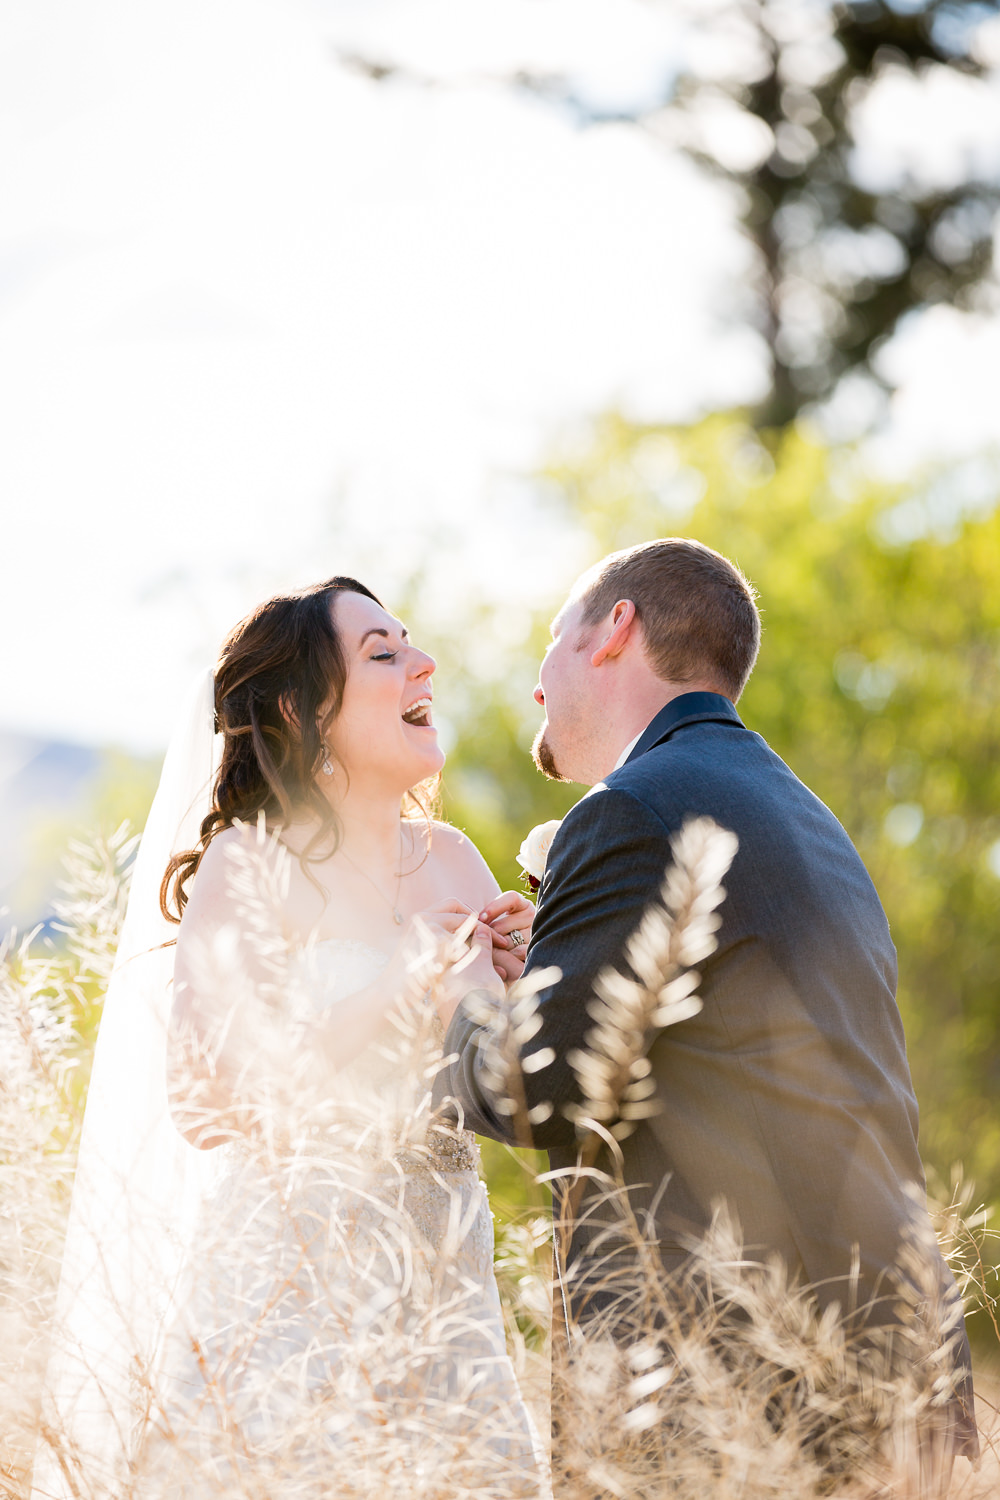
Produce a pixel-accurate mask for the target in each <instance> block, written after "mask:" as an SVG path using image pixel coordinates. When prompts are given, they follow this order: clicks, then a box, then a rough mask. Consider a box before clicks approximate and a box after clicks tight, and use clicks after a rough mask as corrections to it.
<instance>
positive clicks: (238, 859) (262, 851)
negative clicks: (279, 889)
mask: <svg viewBox="0 0 1000 1500" xmlns="http://www.w3.org/2000/svg"><path fill="white" fill-rule="evenodd" d="M287 857H288V851H287V850H286V849H284V847H283V846H282V845H281V844H280V843H279V841H278V840H277V839H276V838H275V836H274V835H273V834H271V833H263V832H261V831H259V830H258V828H257V826H256V825H255V824H249V823H233V824H231V825H230V827H228V828H223V829H222V830H221V832H220V833H217V834H216V835H215V837H214V838H213V839H212V841H211V843H210V844H209V846H208V848H207V849H206V850H205V852H204V854H203V855H202V857H201V859H200V860H199V861H198V868H197V870H196V871H195V875H194V878H193V880H192V882H191V887H190V898H189V900H188V904H187V907H186V909H185V917H186V919H187V925H188V927H189V928H190V926H191V925H192V922H193V921H194V920H195V919H196V918H197V919H198V920H199V921H200V920H202V919H204V918H206V917H207V918H210V917H212V916H218V915H220V914H222V913H224V912H227V911H228V909H229V907H230V906H231V904H232V899H233V894H234V891H235V889H236V887H237V886H238V885H239V883H240V878H241V876H242V877H243V878H244V879H245V878H246V877H247V876H249V877H250V880H251V883H255V882H254V877H255V875H256V876H257V877H259V878H263V877H265V876H266V875H268V874H273V873H274V872H275V871H276V869H277V866H278V865H279V863H280V862H281V861H282V860H284V859H287Z"/></svg>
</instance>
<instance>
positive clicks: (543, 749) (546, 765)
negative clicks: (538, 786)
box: [531, 724, 566, 781]
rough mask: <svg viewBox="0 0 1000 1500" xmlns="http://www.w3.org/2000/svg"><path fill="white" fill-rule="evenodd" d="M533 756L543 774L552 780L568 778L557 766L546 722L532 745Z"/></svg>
mask: <svg viewBox="0 0 1000 1500" xmlns="http://www.w3.org/2000/svg"><path fill="white" fill-rule="evenodd" d="M531 758H532V760H533V761H534V762H535V765H536V766H537V767H538V769H539V770H540V771H541V773H542V775H543V776H547V777H548V778H549V780H550V781H565V780H566V777H565V776H564V775H563V774H562V772H561V771H560V770H559V768H558V767H557V765H556V762H555V757H554V756H553V754H552V747H551V745H550V744H549V742H548V740H547V739H546V738H545V725H544V724H543V725H542V727H541V729H540V730H539V731H538V733H537V734H536V735H535V743H534V744H533V745H532V747H531Z"/></svg>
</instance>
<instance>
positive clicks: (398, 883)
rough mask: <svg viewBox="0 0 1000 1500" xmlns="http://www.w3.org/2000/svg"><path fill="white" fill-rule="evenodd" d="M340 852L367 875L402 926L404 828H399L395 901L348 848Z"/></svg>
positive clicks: (369, 882) (349, 862)
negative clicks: (376, 882)
mask: <svg viewBox="0 0 1000 1500" xmlns="http://www.w3.org/2000/svg"><path fill="white" fill-rule="evenodd" d="M340 852H341V854H342V855H343V856H344V858H345V859H346V860H347V863H348V864H349V865H354V868H355V869H356V870H357V872H358V874H359V875H363V876H364V877H365V879H366V880H367V882H368V884H369V885H370V886H371V888H372V890H374V891H377V892H378V894H379V895H380V896H381V897H382V900H383V901H384V902H385V904H386V906H388V908H389V910H390V911H391V912H392V920H393V921H394V922H395V924H396V926H397V927H402V925H403V914H402V912H401V911H400V909H399V888H400V886H401V885H402V883H403V830H402V828H401V829H400V830H399V870H398V872H397V874H396V899H395V900H394V901H390V900H389V897H388V896H387V895H386V893H385V891H384V890H383V889H382V887H381V886H380V885H376V884H375V882H374V880H373V879H372V878H371V876H370V875H369V874H368V871H367V870H362V868H361V866H360V865H359V864H356V863H355V861H354V860H353V859H352V858H351V856H350V855H349V854H348V852H347V850H346V849H341V851H340Z"/></svg>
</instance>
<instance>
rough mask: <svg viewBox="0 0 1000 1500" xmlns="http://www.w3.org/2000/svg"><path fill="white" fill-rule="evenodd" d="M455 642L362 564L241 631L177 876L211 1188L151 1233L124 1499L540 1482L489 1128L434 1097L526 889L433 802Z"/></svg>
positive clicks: (509, 943)
mask: <svg viewBox="0 0 1000 1500" xmlns="http://www.w3.org/2000/svg"><path fill="white" fill-rule="evenodd" d="M434 666H435V663H434V661H433V659H432V658H431V657H430V656H428V655H427V654H426V653H425V652H423V651H421V650H419V649H418V648H417V647H416V646H415V645H413V644H412V643H411V642H410V640H409V637H408V635H407V632H406V630H405V629H404V627H403V626H402V625H401V623H400V622H399V621H398V620H396V619H395V618H394V617H393V616H392V615H391V614H389V613H388V612H387V611H386V610H385V609H384V608H383V606H382V605H381V604H380V603H379V601H378V600H377V599H376V598H375V596H374V595H373V594H371V593H370V592H369V591H368V590H367V589H366V588H365V587H364V586H363V585H362V584H360V583H358V582H357V581H356V580H353V579H349V578H333V579H330V580H328V581H327V582H325V583H323V584H320V585H318V586H316V587H314V588H310V589H306V590H303V591H302V592H301V593H297V594H292V595H285V596H280V597H278V598H274V599H271V600H269V601H268V602H267V603H265V604H263V605H261V606H259V607H258V608H257V609H256V610H255V611H254V612H253V613H252V614H251V615H250V616H249V617H248V618H247V619H246V620H244V621H243V622H242V623H241V624H240V625H238V626H237V627H236V629H235V630H234V631H233V632H232V633H231V635H230V636H229V638H228V640H227V641H226V643H225V645H224V647H223V650H222V654H221V657H220V661H219V664H218V666H217V669H216V672H215V675H214V711H215V728H216V730H217V732H218V733H217V736H216V739H217V740H218V738H219V736H221V740H222V746H221V761H220V763H219V766H218V771H217V774H216V776H215V779H214V784H213V788H212V794H211V805H210V807H209V808H208V811H207V813H206V814H205V816H204V817H202V818H201V821H200V828H199V831H198V837H197V839H196V840H192V841H191V842H192V843H193V847H183V846H181V847H178V845H177V842H176V839H175V840H174V841H173V843H172V847H173V850H174V852H173V854H172V857H171V858H170V860H169V863H168V864H167V868H166V873H165V874H164V875H163V878H162V885H161V890H160V905H161V909H162V912H163V915H164V916H165V917H167V918H169V919H170V920H172V921H174V922H176V921H178V920H179V927H175V929H174V931H175V933H176V950H175V958H174V963H173V989H172V1002H171V1004H170V1007H169V1022H168V1026H167V1029H166V1035H165V1038H164V1039H163V1040H164V1047H163V1050H164V1051H165V1053H166V1058H165V1064H166V1066H165V1070H164V1071H165V1073H166V1086H165V1095H166V1097H167V1098H168V1099H169V1113H170V1116H171V1117H172V1120H173V1126H172V1127H171V1129H172V1131H173V1139H174V1142H175V1144H176V1143H179V1149H180V1152H181V1156H182V1157H183V1158H184V1160H185V1162H186V1165H187V1168H188V1171H187V1177H188V1179H190V1178H191V1177H192V1175H193V1177H194V1178H196V1179H197V1184H198V1185H197V1192H196V1193H195V1195H194V1197H193V1198H192V1194H191V1192H190V1191H188V1190H185V1192H184V1194H183V1195H182V1194H180V1193H178V1195H177V1196H176V1198H175V1199H174V1202H175V1205H176V1215H175V1216H174V1218H173V1220H172V1222H170V1223H168V1224H166V1227H165V1228H164V1230H163V1232H162V1233H161V1234H159V1235H149V1234H147V1238H151V1239H155V1240H156V1241H157V1245H156V1255H155V1257H147V1267H146V1270H145V1280H146V1288H147V1293H148V1295H147V1296H146V1297H145V1298H143V1297H142V1295H141V1294H140V1297H139V1298H138V1299H136V1298H135V1297H133V1303H132V1305H133V1306H135V1307H136V1308H137V1311H142V1309H139V1308H138V1303H139V1302H143V1301H145V1302H146V1303H149V1304H153V1303H155V1304H156V1316H155V1322H156V1336H155V1337H154V1338H153V1339H148V1338H147V1341H146V1345H147V1347H146V1350H145V1352H144V1353H142V1354H133V1355H132V1358H131V1364H130V1374H129V1389H130V1397H131V1406H132V1410H131V1413H130V1418H129V1421H130V1425H131V1431H130V1432H129V1433H128V1434H127V1436H126V1437H124V1438H123V1439H122V1442H121V1445H122V1447H123V1449H124V1450H125V1456H126V1457H127V1475H128V1477H127V1479H126V1478H120V1479H119V1484H120V1485H121V1487H122V1490H123V1492H126V1493H134V1494H141V1495H164V1496H165V1495H171V1496H173V1495H191V1496H197V1497H198V1500H201V1497H203V1496H209V1495H213V1496H214V1495H219V1496H222V1495H227V1496H228V1495H260V1496H261V1497H263V1496H265V1495H266V1496H276V1495H281V1496H282V1497H285V1496H296V1497H298V1496H302V1497H303V1500H305V1497H310V1500H312V1497H319V1496H320V1495H323V1496H326V1495H334V1494H335V1495H345V1496H346V1495H351V1496H353V1495H359V1496H360V1495H368V1494H379V1495H380V1496H381V1495H389V1494H393V1493H395V1492H396V1491H397V1490H398V1491H399V1493H400V1494H403V1493H405V1494H407V1495H410V1494H425V1495H427V1496H431V1495H439V1494H440V1495H444V1494H447V1495H449V1496H456V1495H461V1494H462V1493H465V1492H468V1493H469V1494H479V1495H484V1496H485V1495H494V1494H495V1495H497V1496H500V1495H505V1496H506V1495H534V1494H537V1493H538V1492H539V1489H540V1487H541V1485H542V1479H541V1474H542V1464H541V1460H540V1457H539V1451H538V1444H537V1439H536V1437H535V1434H534V1430H533V1427H532V1424H531V1420H530V1418H529V1416H528V1414H527V1411H526V1409H525V1407H524V1405H523V1402H522V1400H521V1398H520V1394H519V1391H518V1388H517V1383H516V1378H515V1375H514V1371H513V1367H512V1365H511V1363H510V1361H509V1359H508V1357H507V1355H506V1352H505V1348H504V1335H503V1324H502V1315H501V1309H500V1303H499V1297H498V1293H497V1287H496V1282H495V1280H494V1277H493V1270H492V1223H491V1218H490V1212H489V1207H488V1203H487V1199H486V1193H485V1188H484V1186H483V1184H482V1183H481V1182H480V1180H479V1175H478V1154H477V1149H476V1146H475V1140H474V1137H473V1136H472V1135H471V1133H469V1132H465V1131H462V1130H455V1129H454V1128H452V1127H449V1126H447V1125H445V1124H441V1123H439V1122H438V1121H436V1120H435V1119H434V1117H432V1116H431V1115H430V1113H429V1108H428V1102H427V1101H428V1098H429V1094H430V1087H431V1083H432V1081H433V1075H434V1072H435V1071H436V1067H437V1066H438V1064H439V1059H440V1041H441V1038H442V1037H443V1029H442V1028H443V1027H444V1026H446V1025H447V1022H448V1020H449V1019H450V1016H451V1013H452V1011H453V1010H454V1008H455V1006H456V1004H457V1003H458V1001H459V1000H460V999H461V998H462V997H463V995H465V994H467V993H469V992H470V991H472V990H476V991H481V992H483V994H484V995H485V996H486V997H487V999H488V1000H492V1002H494V1003H495V1002H497V1001H498V1000H500V999H501V998H502V996H503V992H504V983H505V982H510V981H512V980H514V979H516V978H517V977H519V975H520V972H521V970H522V968H523V960H524V954H525V943H526V938H527V935H528V932H529V929H530V918H531V915H532V911H533V908H532V907H531V905H530V903H529V902H528V901H527V900H526V899H525V898H524V897H523V896H521V895H519V894H518V893H515V892H505V893H502V894H501V893H499V890H498V887H497V884H496V882H495V881H494V879H493V877H492V876H491V874H490V872H489V870H488V869H487V867H486V865H485V863H484V861H483V859H482V857H481V856H480V855H479V853H478V851H477V850H476V849H475V847H474V846H473V845H472V844H471V843H470V842H469V840H468V839H466V838H465V837H464V836H463V835H462V834H460V833H459V832H458V831H457V830H455V829H454V828H451V827H448V826H447V825H445V824H442V823H440V822H436V821H433V820H432V819H431V817H430V816H429V814H427V813H426V812H425V811H423V805H424V804H425V803H426V796H424V795H422V791H424V790H426V784H427V783H428V782H430V783H431V784H433V779H434V778H436V776H437V774H438V772H439V771H440V769H441V767H442V765H443V762H444V755H443V753H442V751H441V749H440V747H439V745H438V741H437V734H436V731H435V729H434V726H433V710H432V698H433V692H432V674H433V672H434ZM165 774H166V773H165ZM201 810H202V811H204V803H203V804H202V808H201ZM151 821H152V820H151ZM189 824H190V817H189ZM146 837H147V838H148V837H149V834H148V830H147V835H146ZM189 837H190V836H189ZM161 869H162V866H161ZM135 901H136V891H135V887H133V896H132V902H133V903H134V902H135ZM131 916H132V912H131V906H130V919H131ZM132 946H133V947H135V944H134V943H133V945H132ZM457 954H461V955H462V956H461V957H460V958H458V960H457V961H456V955H457ZM101 1061H102V1060H101V1058H100V1055H99V1056H98V1059H97V1060H96V1061H95V1073H94V1079H95V1083H96V1082H98V1080H99V1077H100V1076H103V1074H106V1073H107V1071H108V1069H107V1067H105V1068H104V1069H103V1074H102V1073H101V1071H100V1064H101ZM125 1065H126V1067H127V1066H128V1062H127V1059H126V1062H125ZM136 1066H137V1067H138V1063H137V1064H136ZM162 1066H163V1059H162V1057H161V1068H162ZM159 1088H160V1090H161V1091H162V1090H163V1089H164V1083H163V1081H162V1075H161V1082H160V1084H159ZM139 1092H142V1093H148V1092H149V1091H148V1089H141V1088H140V1090H139ZM100 1107H101V1106H100V1104H97V1103H92V1104H91V1105H88V1112H89V1111H90V1110H91V1108H93V1109H95V1111H96V1110H98V1109H99V1108H100ZM85 1130H86V1127H85ZM106 1134H107V1135H108V1136H110V1135H111V1134H112V1132H110V1131H108V1132H106ZM86 1144H87V1142H86V1139H85V1141H84V1146H86ZM120 1175H121V1174H120ZM133 1175H134V1174H133ZM182 1175H183V1174H182ZM151 1177H152V1178H156V1179H157V1181H158V1182H159V1184H160V1187H159V1191H160V1192H161V1195H165V1196H166V1198H167V1200H168V1202H169V1200H170V1197H171V1191H172V1190H171V1188H170V1187H169V1184H168V1182H167V1177H165V1176H164V1174H163V1172H162V1171H154V1172H152V1173H150V1172H144V1173H143V1174H142V1178H143V1183H144V1184H145V1183H146V1182H148V1180H149V1179H150V1178H151ZM169 1180H170V1182H173V1181H175V1180H176V1181H180V1180H181V1179H180V1177H178V1176H177V1174H176V1173H174V1175H173V1176H172V1177H170V1179H169ZM164 1184H167V1185H166V1186H164ZM82 1191H83V1189H81V1186H80V1184H79V1182H78V1185H77V1189H76V1192H77V1193H78V1194H79V1193H82ZM123 1196H124V1197H126V1198H127V1199H128V1201H129V1203H130V1204H132V1206H133V1207H134V1205H135V1202H136V1200H137V1193H136V1190H135V1184H134V1183H133V1184H132V1185H131V1186H130V1187H128V1188H127V1190H126V1192H125V1193H124V1195H123ZM182 1199H183V1201H182ZM192 1204H193V1206H192ZM77 1207H78V1205H77V1203H76V1201H75V1200H74V1213H76V1211H77ZM71 1228H72V1226H71ZM178 1245H180V1246H181V1248H180V1249H179V1250H178V1248H177V1247H178ZM171 1247H172V1252H173V1256H172V1259H171V1257H170V1254H168V1253H167V1252H168V1250H170V1249H171ZM100 1258H101V1263H102V1267H103V1266H104V1264H105V1262H106V1260H107V1257H106V1256H104V1255H102V1256H101V1257H100ZM125 1258H126V1259H128V1257H125ZM140 1258H141V1257H140ZM153 1259H155V1263H156V1266H157V1268H158V1269H157V1270H156V1271H154V1272H152V1273H151V1272H150V1271H149V1268H148V1267H149V1264H152V1261H153ZM135 1260H136V1256H135V1253H134V1246H133V1250H132V1256H131V1261H132V1262H134V1261H135ZM134 1270H135V1266H134V1264H132V1271H133V1272H134ZM65 1279H66V1269H65V1267H64V1281H65ZM78 1279H79V1280H80V1282H81V1285H82V1284H83V1282H84V1281H85V1280H86V1278H78ZM111 1280H112V1281H113V1280H114V1278H113V1277H112V1278H111ZM139 1280H141V1277H140V1278H139ZM64 1300H65V1299H64V1298H63V1296H62V1293H61V1297H60V1301H61V1302H62V1301H64ZM145 1310H146V1312H147V1315H148V1308H146V1309H145ZM77 1404H78V1405H79V1404H81V1403H80V1402H79V1401H78V1402H77ZM117 1429H118V1432H119V1435H120V1434H121V1429H122V1421H121V1417H120V1415H119V1416H118V1417H117ZM119 1475H121V1465H119ZM35 1485H36V1487H35V1494H36V1496H38V1495H42V1494H45V1493H48V1492H49V1491H47V1490H46V1489H45V1488H44V1487H43V1486H41V1485H40V1484H39V1469H38V1466H37V1465H36V1480H35ZM53 1492H60V1493H61V1491H58V1487H57V1488H56V1489H54V1490H53Z"/></svg>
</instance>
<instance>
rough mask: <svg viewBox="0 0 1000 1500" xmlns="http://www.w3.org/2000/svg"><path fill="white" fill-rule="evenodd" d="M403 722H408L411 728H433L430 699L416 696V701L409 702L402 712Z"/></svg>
mask: <svg viewBox="0 0 1000 1500" xmlns="http://www.w3.org/2000/svg"><path fill="white" fill-rule="evenodd" d="M403 723H404V724H409V725H410V726H411V728H413V729H433V728H434V725H433V724H432V723H431V700H430V699H429V698H418V699H417V701H416V703H411V704H410V706H409V708H408V709H406V710H405V712H404V714H403Z"/></svg>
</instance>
